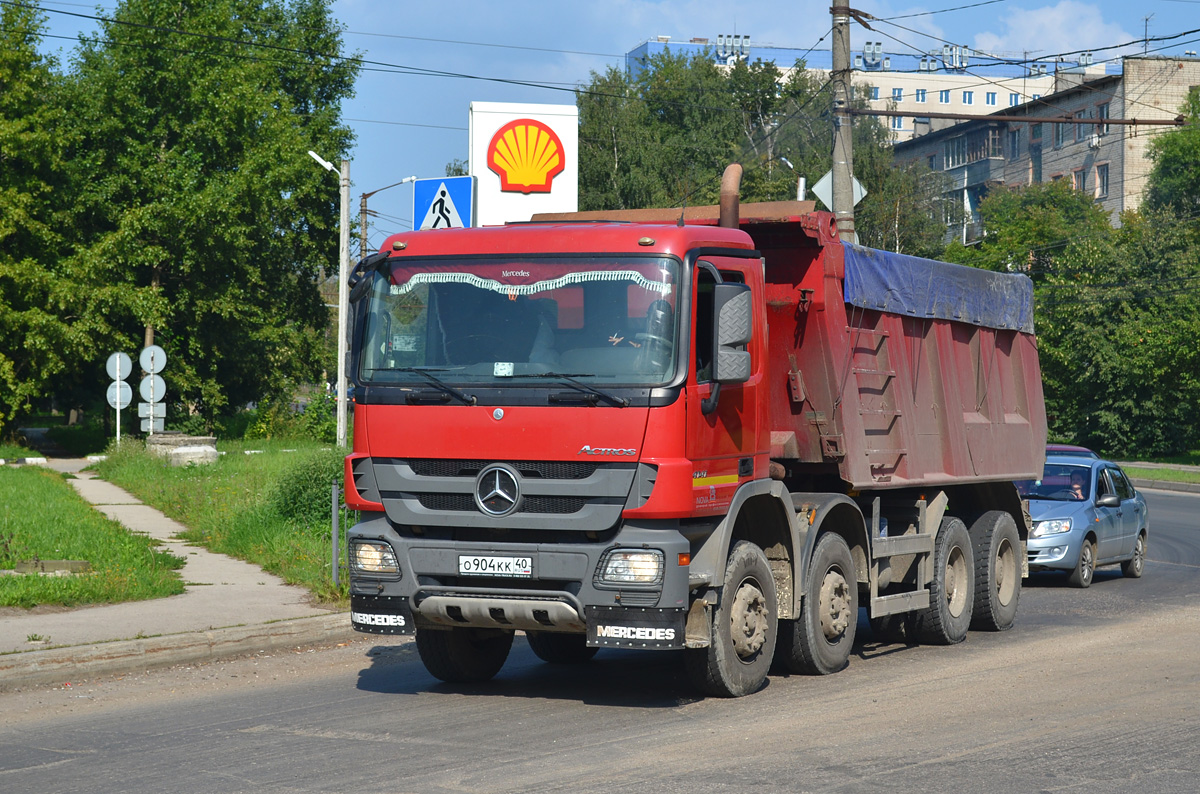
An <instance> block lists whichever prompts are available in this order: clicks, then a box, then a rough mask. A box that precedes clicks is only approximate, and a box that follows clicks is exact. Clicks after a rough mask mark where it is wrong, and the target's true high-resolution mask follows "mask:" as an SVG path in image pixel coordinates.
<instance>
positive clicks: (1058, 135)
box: [1054, 124, 1067, 149]
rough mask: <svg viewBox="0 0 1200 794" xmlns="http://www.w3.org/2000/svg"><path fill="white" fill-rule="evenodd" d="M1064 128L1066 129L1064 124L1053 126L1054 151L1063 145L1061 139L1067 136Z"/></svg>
mask: <svg viewBox="0 0 1200 794" xmlns="http://www.w3.org/2000/svg"><path fill="white" fill-rule="evenodd" d="M1066 127H1067V125H1066V124H1055V125H1054V148H1055V149H1057V148H1059V147H1060V146H1062V145H1063V139H1064V138H1065V137H1066V134H1067V130H1066Z"/></svg>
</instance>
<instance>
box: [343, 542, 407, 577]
mask: <svg viewBox="0 0 1200 794" xmlns="http://www.w3.org/2000/svg"><path fill="white" fill-rule="evenodd" d="M350 560H351V562H353V563H354V567H355V569H356V570H358V571H360V572H362V573H376V574H392V575H393V576H394V575H396V574H398V573H400V565H399V563H397V562H396V552H394V551H392V547H391V546H389V545H388V544H386V543H361V542H359V543H355V544H354V545H353V546H352V547H351V550H350Z"/></svg>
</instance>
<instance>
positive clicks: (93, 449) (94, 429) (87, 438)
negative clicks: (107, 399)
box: [46, 411, 139, 458]
mask: <svg viewBox="0 0 1200 794" xmlns="http://www.w3.org/2000/svg"><path fill="white" fill-rule="evenodd" d="M131 413H133V412H131V411H126V412H125V413H124V415H123V416H122V417H121V418H122V419H124V420H125V421H124V422H122V423H121V435H125V434H127V433H129V432H130V431H131V430H136V429H137V428H138V426H139V425H138V419H137V417H136V416H134V417H133V418H132V419H131V418H130V414H131ZM126 423H128V424H126ZM46 436H47V437H48V438H49V439H50V440H51V441H53V442H54V443H55V444H57V445H58V446H59V447H61V448H62V449H63V450H64V451H65V452H66V453H67V454H68V455H72V456H74V457H76V458H82V457H84V456H85V455H95V454H97V453H99V452H103V451H104V448H105V447H106V446H108V443H109V442H110V441H111V440H112V438H111V437H110V436H109V433H108V431H106V430H105V429H104V423H103V422H98V421H96V422H93V421H89V422H85V423H81V424H77V425H62V426H59V427H51V428H49V429H48V430H47V431H46Z"/></svg>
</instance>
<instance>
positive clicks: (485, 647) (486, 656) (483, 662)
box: [417, 628, 513, 684]
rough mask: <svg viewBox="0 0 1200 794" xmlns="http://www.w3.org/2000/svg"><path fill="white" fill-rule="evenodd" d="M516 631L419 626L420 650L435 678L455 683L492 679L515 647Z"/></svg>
mask: <svg viewBox="0 0 1200 794" xmlns="http://www.w3.org/2000/svg"><path fill="white" fill-rule="evenodd" d="M512 644H513V632H511V631H501V630H498V629H475V628H453V629H425V628H418V629H417V653H419V654H420V655H421V662H422V663H423V664H424V665H425V669H426V670H428V671H429V673H430V675H432V676H433V677H434V678H440V679H441V680H443V681H446V682H448V683H452V684H461V683H468V682H472V681H488V680H491V678H492V677H493V676H495V675H496V673H498V672H500V668H501V667H503V666H504V661H505V660H506V659H507V658H508V652H509V650H510V649H511V648H512Z"/></svg>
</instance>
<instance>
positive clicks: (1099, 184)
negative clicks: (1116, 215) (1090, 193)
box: [1096, 163, 1108, 199]
mask: <svg viewBox="0 0 1200 794" xmlns="http://www.w3.org/2000/svg"><path fill="white" fill-rule="evenodd" d="M1107 197H1108V163H1104V164H1103V165H1098V166H1096V198H1098V199H1102V198H1107Z"/></svg>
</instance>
